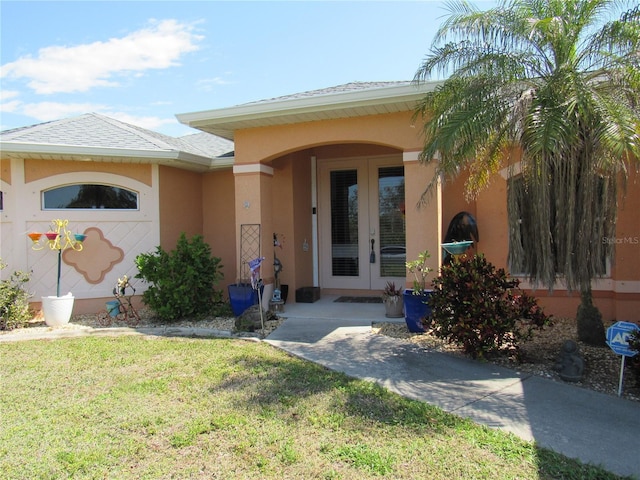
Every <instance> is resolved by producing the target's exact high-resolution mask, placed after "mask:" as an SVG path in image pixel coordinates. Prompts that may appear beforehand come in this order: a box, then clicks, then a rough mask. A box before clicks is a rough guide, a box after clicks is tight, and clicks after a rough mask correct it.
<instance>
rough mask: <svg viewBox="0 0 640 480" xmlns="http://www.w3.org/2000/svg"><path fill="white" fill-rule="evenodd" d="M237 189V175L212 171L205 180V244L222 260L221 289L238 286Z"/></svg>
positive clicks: (203, 196) (203, 205)
mask: <svg viewBox="0 0 640 480" xmlns="http://www.w3.org/2000/svg"><path fill="white" fill-rule="evenodd" d="M234 204H235V188H234V179H233V172H232V171H231V170H223V171H217V172H210V173H206V174H204V175H203V178H202V211H203V229H202V234H203V236H204V241H205V242H207V243H208V244H209V245H210V246H211V253H212V255H214V256H216V257H218V258H220V259H221V263H222V273H223V275H224V278H223V280H222V282H221V283H220V285H219V286H218V288H219V289H221V290H223V289H224V288H225V285H227V284H230V283H234V282H235V276H236V270H237V264H238V263H237V257H236V242H235V224H236V221H235V209H234V208H233V205H234Z"/></svg>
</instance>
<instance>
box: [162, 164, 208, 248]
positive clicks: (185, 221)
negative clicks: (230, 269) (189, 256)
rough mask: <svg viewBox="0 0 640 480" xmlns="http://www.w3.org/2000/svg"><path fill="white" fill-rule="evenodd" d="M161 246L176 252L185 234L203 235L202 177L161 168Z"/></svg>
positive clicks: (188, 236) (196, 174)
mask: <svg viewBox="0 0 640 480" xmlns="http://www.w3.org/2000/svg"><path fill="white" fill-rule="evenodd" d="M159 169H160V172H159V197H160V244H161V245H162V247H163V248H164V249H165V250H172V249H173V248H174V247H175V245H176V242H177V241H178V238H180V234H181V233H183V232H184V233H185V234H186V236H187V238H190V237H192V236H193V235H202V175H200V174H198V173H194V172H188V171H186V170H180V169H177V168H173V167H165V166H160V167H159Z"/></svg>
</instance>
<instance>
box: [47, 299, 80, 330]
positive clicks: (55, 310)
mask: <svg viewBox="0 0 640 480" xmlns="http://www.w3.org/2000/svg"><path fill="white" fill-rule="evenodd" d="M73 301H74V296H73V295H72V294H71V293H67V294H66V295H64V296H62V297H55V296H50V297H42V312H43V314H44V323H46V324H47V325H49V326H50V327H57V326H59V325H66V324H67V323H69V320H70V319H71V313H72V312H73Z"/></svg>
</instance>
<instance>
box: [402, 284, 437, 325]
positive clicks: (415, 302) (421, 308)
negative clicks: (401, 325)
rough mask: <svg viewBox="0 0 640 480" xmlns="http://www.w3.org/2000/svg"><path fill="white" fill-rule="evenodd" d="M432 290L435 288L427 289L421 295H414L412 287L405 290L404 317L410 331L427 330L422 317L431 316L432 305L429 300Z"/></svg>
mask: <svg viewBox="0 0 640 480" xmlns="http://www.w3.org/2000/svg"><path fill="white" fill-rule="evenodd" d="M432 292H433V290H425V291H423V292H422V293H421V294H420V295H414V294H413V290H411V289H407V290H405V291H404V293H403V297H404V319H405V321H406V322H407V328H408V329H409V331H410V332H412V333H424V332H425V329H424V326H423V325H422V319H423V318H429V317H430V316H431V307H429V305H427V300H429V297H430V296H431V293H432Z"/></svg>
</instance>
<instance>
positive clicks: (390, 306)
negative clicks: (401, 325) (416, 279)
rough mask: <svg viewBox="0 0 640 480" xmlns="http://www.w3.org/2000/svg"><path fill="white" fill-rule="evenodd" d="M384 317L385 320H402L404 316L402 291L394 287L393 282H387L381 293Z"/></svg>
mask: <svg viewBox="0 0 640 480" xmlns="http://www.w3.org/2000/svg"><path fill="white" fill-rule="evenodd" d="M382 301H383V302H384V309H385V316H386V317H387V318H402V317H403V316H404V301H403V300H402V290H400V289H399V288H397V287H396V284H395V283H394V282H387V284H386V285H385V287H384V290H383V291H382Z"/></svg>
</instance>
